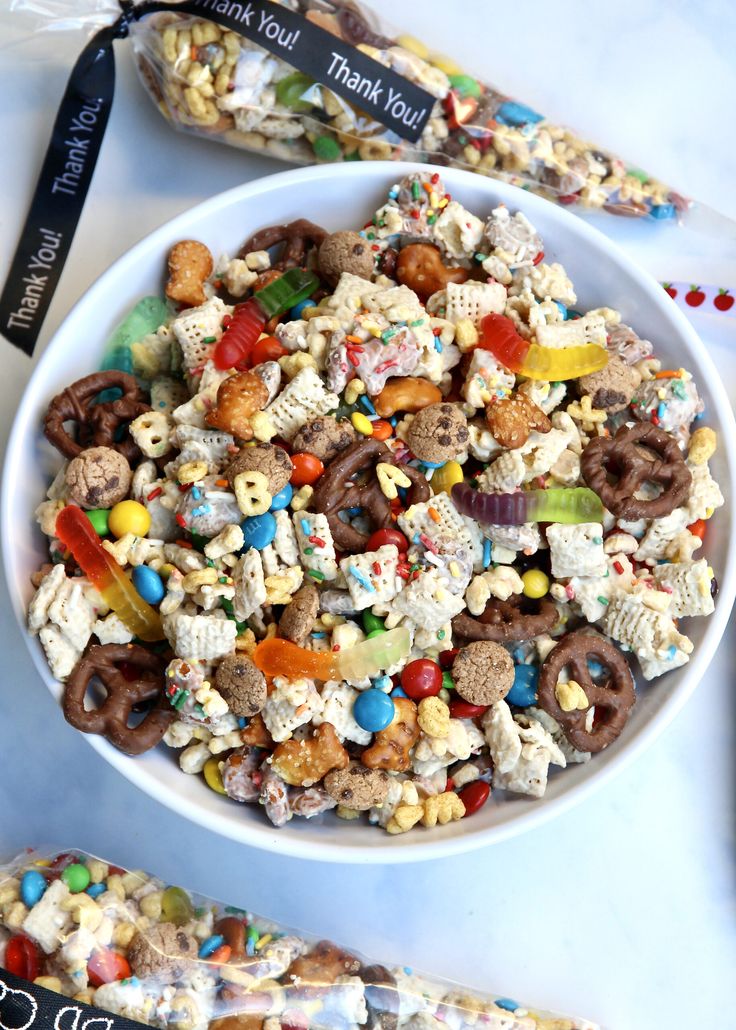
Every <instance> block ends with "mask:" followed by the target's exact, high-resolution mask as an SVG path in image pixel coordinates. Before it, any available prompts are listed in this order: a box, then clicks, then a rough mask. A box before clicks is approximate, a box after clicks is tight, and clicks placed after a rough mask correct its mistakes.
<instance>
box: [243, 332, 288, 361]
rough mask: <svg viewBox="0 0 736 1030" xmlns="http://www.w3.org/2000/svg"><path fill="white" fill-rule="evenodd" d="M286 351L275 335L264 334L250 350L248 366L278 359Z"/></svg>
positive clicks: (286, 352)
mask: <svg viewBox="0 0 736 1030" xmlns="http://www.w3.org/2000/svg"><path fill="white" fill-rule="evenodd" d="M288 353H289V352H288V351H287V349H286V347H282V346H281V344H280V343H279V341H278V340H277V339H276V337H275V336H264V337H263V339H262V340H259V341H258V343H257V344H256V345H255V347H254V348H253V350H252V351H251V352H250V367H251V368H252V367H253V366H254V365H261V364H262V363H263V362H264V361H278V360H279V358H283V356H284V354H288Z"/></svg>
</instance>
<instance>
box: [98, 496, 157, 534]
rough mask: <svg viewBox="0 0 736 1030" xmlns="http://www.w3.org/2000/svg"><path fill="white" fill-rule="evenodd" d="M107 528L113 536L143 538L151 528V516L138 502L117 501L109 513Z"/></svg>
mask: <svg viewBox="0 0 736 1030" xmlns="http://www.w3.org/2000/svg"><path fill="white" fill-rule="evenodd" d="M108 526H109V528H110V532H111V533H112V534H113V536H116V537H118V539H119V538H120V537H121V536H125V534H126V533H132V534H133V536H145V535H146V533H147V532H148V530H149V529H150V528H151V516H150V515H149V514H148V510H147V509H146V508H145V507H144V506H143V505H142V504H139V503H138V501H119V502H118V503H117V504H116V505H115V507H114V508H113V509H112V511H111V512H110V518H109V519H108Z"/></svg>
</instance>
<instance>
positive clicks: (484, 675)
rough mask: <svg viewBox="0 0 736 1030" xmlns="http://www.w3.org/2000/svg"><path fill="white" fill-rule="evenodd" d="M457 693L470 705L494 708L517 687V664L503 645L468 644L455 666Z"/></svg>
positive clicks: (489, 643)
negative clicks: (515, 672)
mask: <svg viewBox="0 0 736 1030" xmlns="http://www.w3.org/2000/svg"><path fill="white" fill-rule="evenodd" d="M452 679H453V682H454V684H455V690H456V691H457V693H458V694H459V695H460V697H461V698H462V699H463V701H467V702H468V703H469V704H471V705H493V704H495V703H496V701H500V700H501V699H502V698H504V697H506V695H507V694H508V692H509V691H510V690H511V688H512V686H513V685H514V663H513V661H512V660H511V655H510V654H509V653H508V651H507V650H506V648H505V647H502V646H501V644H495V643H493V641H490V640H478V641H476V642H475V643H472V644H467V645H466V646H465V647H463V648H462V649H461V650H460V652H459V654H457V655H456V656H455V660H454V662H453V663H452Z"/></svg>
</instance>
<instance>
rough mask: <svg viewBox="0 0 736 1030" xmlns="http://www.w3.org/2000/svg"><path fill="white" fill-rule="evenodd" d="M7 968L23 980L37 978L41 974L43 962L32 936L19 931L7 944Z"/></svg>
mask: <svg viewBox="0 0 736 1030" xmlns="http://www.w3.org/2000/svg"><path fill="white" fill-rule="evenodd" d="M5 968H6V969H7V971H8V972H9V973H13V974H14V975H15V976H19V977H20V978H21V979H22V980H31V981H32V980H35V979H36V977H37V976H38V975H39V971H40V968H41V962H40V958H39V953H38V948H37V947H36V945H35V944H34V943H33V941H32V940H31V938H30V937H26V935H25V934H24V933H17V934H16V935H15V936H14V937H11V938H10V940H9V941H8V943H7V945H6V946H5Z"/></svg>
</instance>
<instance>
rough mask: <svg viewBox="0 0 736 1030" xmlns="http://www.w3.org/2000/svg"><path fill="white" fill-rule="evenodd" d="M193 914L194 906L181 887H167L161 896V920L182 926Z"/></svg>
mask: <svg viewBox="0 0 736 1030" xmlns="http://www.w3.org/2000/svg"><path fill="white" fill-rule="evenodd" d="M193 916H194V906H193V905H192V902H191V900H190V898H189V895H188V894H187V893H186V891H183V890H182V889H181V887H167V888H166V890H165V891H164V892H163V894H162V896H161V922H162V923H173V924H174V926H184V924H185V923H188V922H189V920H190V919H192V918H193Z"/></svg>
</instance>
